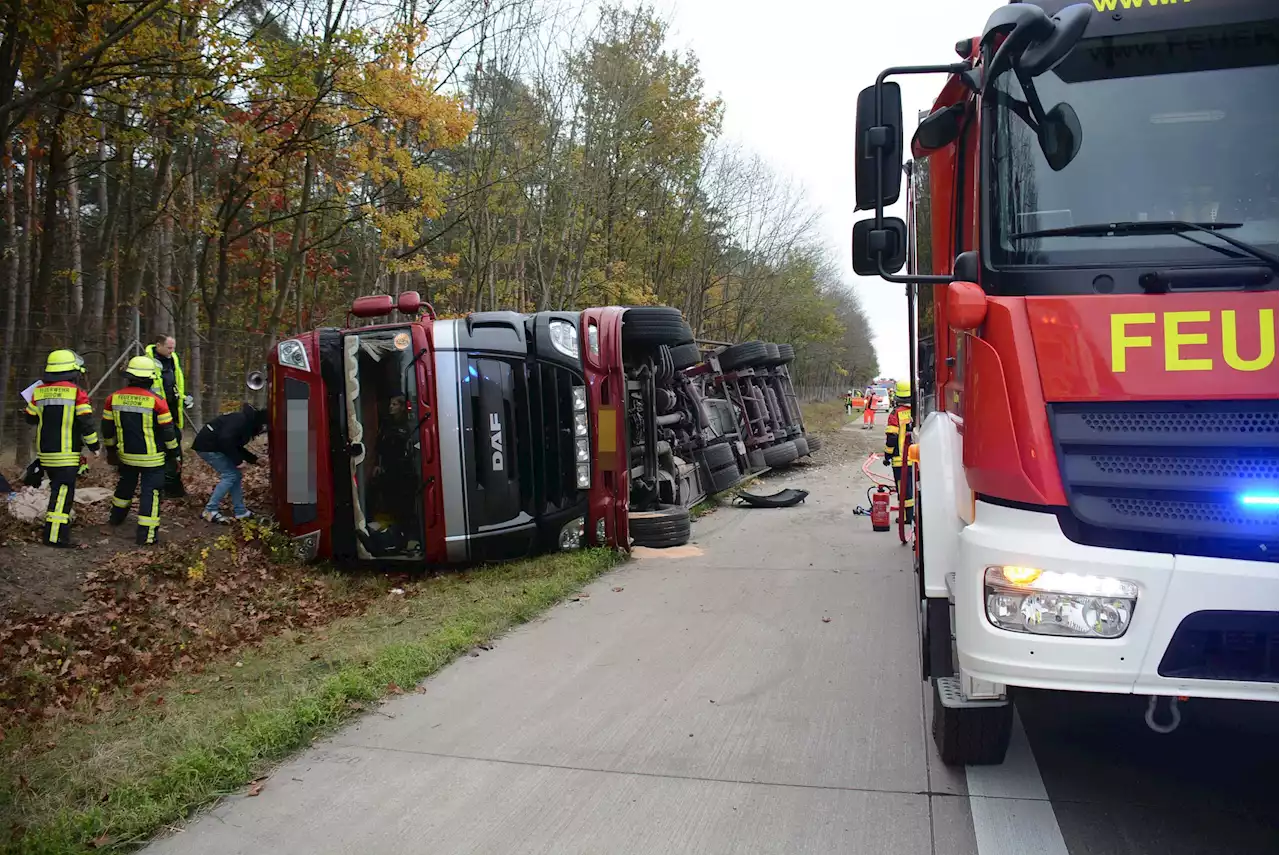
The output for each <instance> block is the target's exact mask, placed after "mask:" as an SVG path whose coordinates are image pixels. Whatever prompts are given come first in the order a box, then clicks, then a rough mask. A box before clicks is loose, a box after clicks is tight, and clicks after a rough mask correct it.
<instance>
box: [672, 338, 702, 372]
mask: <svg viewBox="0 0 1280 855" xmlns="http://www.w3.org/2000/svg"><path fill="white" fill-rule="evenodd" d="M671 361H672V362H673V363H675V366H676V370H677V371H683V370H684V369H686V368H692V367H693V366H695V365H697V364H698V363H699V362H701V361H702V354H701V353H699V352H698V346H697V345H696V344H694V343H693V342H689V343H688V344H677V345H676V346H675V347H673V348H671Z"/></svg>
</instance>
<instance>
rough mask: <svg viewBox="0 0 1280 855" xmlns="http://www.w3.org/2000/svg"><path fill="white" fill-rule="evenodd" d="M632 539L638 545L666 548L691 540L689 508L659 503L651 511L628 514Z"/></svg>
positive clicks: (681, 544)
mask: <svg viewBox="0 0 1280 855" xmlns="http://www.w3.org/2000/svg"><path fill="white" fill-rule="evenodd" d="M627 524H628V526H629V527H630V529H631V540H632V542H634V543H635V545H636V546H648V547H650V548H652V549H666V548H667V547H669V546H683V545H684V544H686V543H688V542H689V534H690V526H689V510H688V509H687V508H681V507H677V506H675V505H658V507H656V508H655V509H653V510H651V511H632V512H631V513H629V514H627Z"/></svg>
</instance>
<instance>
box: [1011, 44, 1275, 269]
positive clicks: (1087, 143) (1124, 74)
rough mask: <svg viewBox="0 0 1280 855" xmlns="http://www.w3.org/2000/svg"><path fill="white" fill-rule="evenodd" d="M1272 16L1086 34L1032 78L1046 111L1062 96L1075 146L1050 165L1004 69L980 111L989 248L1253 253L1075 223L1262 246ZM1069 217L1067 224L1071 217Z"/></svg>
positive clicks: (1194, 255) (1058, 263) (1114, 260)
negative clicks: (1172, 224) (990, 103)
mask: <svg viewBox="0 0 1280 855" xmlns="http://www.w3.org/2000/svg"><path fill="white" fill-rule="evenodd" d="M1276 35H1277V28H1276V21H1275V20H1270V21H1265V22H1258V23H1251V24H1232V25H1229V26H1221V27H1213V28H1198V29H1196V30H1169V31H1164V32H1159V33H1147V34H1143V35H1139V36H1123V37H1122V36H1115V37H1109V38H1106V39H1092V40H1090V39H1086V40H1085V41H1083V42H1081V43H1080V44H1079V45H1078V46H1077V47H1076V48H1075V50H1073V51H1072V53H1071V54H1070V55H1069V56H1068V57H1067V59H1066V60H1064V61H1063V62H1062V64H1061V65H1059V66H1058V67H1057V68H1055V69H1054V70H1053V71H1051V72H1049V73H1047V74H1044V75H1042V76H1041V77H1038V78H1036V79H1035V81H1034V90H1035V91H1034V95H1035V96H1036V97H1038V99H1039V102H1040V105H1042V107H1043V109H1044V110H1046V111H1049V110H1052V108H1053V107H1054V106H1055V105H1056V104H1059V103H1063V102H1065V103H1066V104H1069V105H1070V106H1071V108H1072V110H1074V112H1075V114H1076V116H1077V117H1078V119H1079V134H1078V139H1077V142H1078V145H1079V150H1078V152H1077V154H1076V155H1075V157H1074V158H1072V159H1070V160H1069V162H1067V163H1066V165H1065V166H1063V165H1061V163H1059V164H1058V166H1059V170H1057V171H1055V170H1054V169H1053V168H1052V167H1051V166H1050V164H1049V162H1048V161H1047V160H1046V158H1045V155H1044V153H1043V151H1042V149H1041V146H1040V143H1039V141H1038V139H1037V135H1036V133H1035V131H1034V130H1033V129H1032V126H1031V123H1032V121H1033V120H1032V119H1031V116H1032V115H1033V114H1032V113H1031V112H1030V111H1029V110H1028V109H1027V108H1026V107H1025V106H1024V105H1025V104H1026V101H1027V96H1028V93H1027V92H1025V91H1024V90H1023V88H1022V86H1021V84H1020V83H1019V82H1018V80H1017V78H1016V76H1015V75H1014V74H1013V73H1012V72H1006V73H1004V74H1002V75H1001V76H1000V77H999V78H998V79H997V80H996V81H995V86H996V89H997V90H998V93H999V94H997V96H996V98H995V99H994V101H995V104H996V107H995V108H994V109H993V110H992V111H991V112H989V113H988V114H987V115H988V116H992V117H993V118H994V121H992V122H988V123H987V126H988V127H989V128H991V137H990V139H989V140H988V153H989V158H990V160H989V162H988V164H989V172H988V176H989V188H988V204H989V210H990V217H989V219H988V224H989V227H990V228H989V231H988V236H989V244H988V246H989V250H990V257H991V260H992V262H993V263H994V264H995V266H997V267H1010V266H1021V265H1032V266H1052V267H1077V266H1097V265H1123V266H1128V265H1150V264H1152V263H1153V262H1156V263H1159V264H1161V265H1162V266H1165V267H1167V266H1169V265H1170V264H1174V265H1176V264H1179V263H1181V264H1186V265H1190V266H1196V265H1206V264H1212V265H1217V266H1221V265H1223V264H1236V263H1240V264H1256V263H1257V256H1256V255H1251V254H1250V253H1249V252H1246V251H1241V250H1240V249H1239V247H1236V248H1233V247H1232V246H1231V244H1230V243H1226V242H1223V241H1221V240H1218V239H1216V236H1215V235H1214V234H1211V233H1209V232H1208V230H1206V231H1203V232H1202V231H1190V230H1181V231H1180V230H1176V229H1175V230H1171V229H1155V228H1152V229H1144V228H1129V229H1121V230H1106V229H1101V230H1099V229H1092V228H1083V227H1082V226H1086V225H1089V224H1099V223H1104V224H1105V223H1129V224H1132V225H1135V226H1138V225H1140V224H1141V223H1142V222H1144V221H1182V222H1191V223H1201V224H1204V225H1206V226H1207V227H1208V229H1213V228H1214V224H1221V225H1219V226H1218V227H1217V228H1218V229H1222V230H1224V231H1221V232H1219V234H1229V235H1230V236H1231V237H1232V238H1235V239H1236V240H1237V241H1240V242H1242V243H1244V244H1248V245H1249V246H1251V247H1258V248H1260V249H1262V250H1265V251H1267V252H1271V253H1274V252H1275V250H1276V248H1277V242H1278V239H1277V232H1278V231H1280V217H1278V214H1277V211H1278V209H1280V193H1278V192H1277V160H1278V151H1277V135H1276V124H1277V109H1276V104H1277V100H1280V93H1278V91H1277V83H1276V80H1277V78H1276V55H1277V39H1276ZM1072 227H1077V228H1072Z"/></svg>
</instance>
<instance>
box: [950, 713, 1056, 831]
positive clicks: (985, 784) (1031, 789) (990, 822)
mask: <svg viewBox="0 0 1280 855" xmlns="http://www.w3.org/2000/svg"><path fill="white" fill-rule="evenodd" d="M965 777H966V779H967V780H968V784H969V811H970V813H971V814H972V815H973V836H974V838H975V839H976V840H977V844H978V855H1025V853H1030V852H1034V853H1035V855H1068V853H1067V844H1066V842H1065V841H1064V840H1063V839H1062V829H1061V828H1059V827H1058V817H1057V816H1056V815H1055V814H1054V812H1053V805H1052V804H1050V802H1049V794H1048V792H1046V790H1045V788H1044V780H1043V779H1042V778H1041V777H1040V769H1039V768H1038V767H1037V766H1036V758H1035V756H1034V755H1032V753H1031V744H1030V743H1029V742H1028V741H1027V733H1026V731H1025V730H1023V729H1022V719H1020V718H1019V717H1018V712H1017V710H1016V709H1015V710H1014V713H1013V734H1012V738H1011V739H1010V741H1009V752H1008V754H1007V755H1006V756H1005V761H1004V763H1003V764H1002V765H1000V766H967V767H966V768H965Z"/></svg>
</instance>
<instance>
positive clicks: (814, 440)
mask: <svg viewBox="0 0 1280 855" xmlns="http://www.w3.org/2000/svg"><path fill="white" fill-rule="evenodd" d="M804 440H805V442H807V443H809V453H810V454H813V453H814V452H815V451H821V450H822V437H820V436H818V435H817V434H812V433H806V434H805V435H804Z"/></svg>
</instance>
